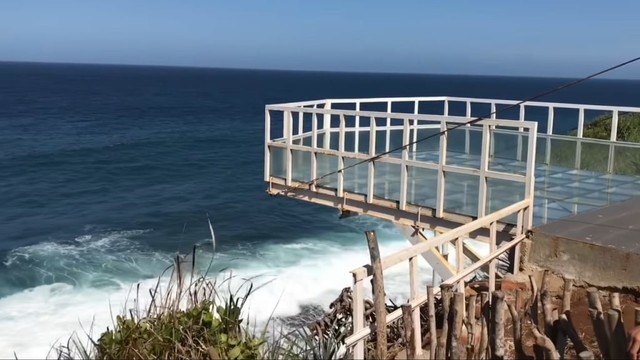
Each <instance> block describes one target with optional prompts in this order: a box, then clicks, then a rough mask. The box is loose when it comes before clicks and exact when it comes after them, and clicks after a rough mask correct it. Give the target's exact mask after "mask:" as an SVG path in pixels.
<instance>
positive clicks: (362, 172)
mask: <svg viewBox="0 0 640 360" xmlns="http://www.w3.org/2000/svg"><path fill="white" fill-rule="evenodd" d="M360 161H361V160H358V159H350V158H346V159H344V165H345V168H346V167H349V166H352V165H354V164H356V163H358V162H360ZM368 176H369V163H368V162H365V163H362V164H359V165H356V166H353V167H349V168H348V169H346V170H345V171H344V191H346V192H349V193H358V194H365V195H366V194H367V178H368Z"/></svg>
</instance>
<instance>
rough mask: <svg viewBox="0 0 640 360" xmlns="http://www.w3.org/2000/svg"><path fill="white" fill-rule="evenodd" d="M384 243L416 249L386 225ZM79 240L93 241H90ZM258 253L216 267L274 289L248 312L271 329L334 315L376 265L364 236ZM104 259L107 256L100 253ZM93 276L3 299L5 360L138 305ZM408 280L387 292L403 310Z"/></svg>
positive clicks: (0, 333) (424, 271)
mask: <svg viewBox="0 0 640 360" xmlns="http://www.w3.org/2000/svg"><path fill="white" fill-rule="evenodd" d="M378 237H379V240H380V251H381V253H382V255H383V256H384V255H387V254H391V253H393V252H395V251H398V250H400V249H403V248H405V247H406V246H407V245H408V242H407V241H406V240H404V239H402V238H401V236H400V234H399V233H397V232H395V231H394V230H393V228H392V227H388V226H386V225H385V226H381V227H379V228H378ZM110 239H111V240H110V241H112V244H111V246H115V247H116V248H119V247H120V245H119V244H113V241H116V242H117V241H118V240H117V239H120V240H121V241H126V236H114V235H113V234H111V235H110ZM114 239H116V240H114ZM76 240H77V241H82V242H86V241H89V242H90V241H91V239H86V238H83V239H76ZM93 241H94V243H91V242H90V243H89V246H94V247H95V246H96V245H95V244H101V245H100V246H102V244H103V243H104V241H103V239H102V238H94V239H93ZM91 244H93V245H91ZM84 245H87V244H86V243H85V244H83V246H84ZM38 246H39V247H38ZM64 246H67V245H64ZM97 249H98V247H96V248H95V249H94V251H97ZM61 250H62V249H61V248H57V247H56V246H55V245H52V244H42V245H35V246H34V247H31V248H28V249H25V248H23V249H20V250H19V251H17V252H16V253H20V254H25V255H26V256H43V254H42V252H47V251H51V252H52V253H53V254H54V256H63V257H64V254H63V253H64V252H66V253H68V254H71V255H72V256H73V257H75V255H76V254H75V252H76V251H77V249H69V248H65V249H64V251H61ZM252 250H253V251H252V252H251V253H244V254H243V256H236V255H237V254H234V255H233V256H231V255H229V254H217V255H216V257H215V259H214V262H213V263H214V265H215V267H216V268H221V267H227V268H228V269H229V271H231V272H232V273H233V274H234V275H235V278H234V279H235V280H234V283H233V286H238V285H240V283H241V282H242V279H249V278H251V279H253V280H252V281H253V283H254V284H255V285H261V284H265V283H268V284H267V285H266V286H264V287H261V288H259V289H258V290H257V291H256V292H255V294H254V296H252V297H251V298H250V299H249V302H248V304H247V305H248V307H247V310H248V311H249V315H250V319H251V320H252V321H253V322H254V324H257V325H261V324H264V322H265V321H266V320H267V319H268V317H269V316H270V315H271V314H272V313H273V315H274V316H292V315H296V314H298V313H299V312H300V307H301V306H302V305H308V304H316V305H320V306H323V307H325V308H326V307H327V306H328V304H329V303H330V302H331V301H332V300H334V299H335V297H336V296H337V295H338V293H339V292H340V290H341V289H342V288H344V287H346V286H350V285H351V281H352V280H351V276H350V274H349V271H350V270H352V269H354V268H356V267H358V266H361V265H364V264H367V263H368V262H369V255H368V252H367V248H366V242H365V241H364V236H363V235H361V234H357V233H351V234H343V235H332V238H331V239H330V240H327V239H299V240H298V241H296V242H294V243H289V244H274V243H271V244H265V245H263V246H256V247H254V248H253V249H252ZM14 255H15V254H14ZM84 255H87V253H85V254H84ZM97 255H98V256H102V255H103V254H102V252H101V251H97ZM109 256H112V257H117V256H121V257H123V256H126V257H130V258H132V259H133V260H132V261H134V262H135V261H136V257H139V256H140V257H142V259H137V261H138V262H139V264H138V266H139V267H141V268H140V270H141V271H142V272H141V274H142V273H143V272H144V271H145V269H144V267H149V266H151V267H152V268H153V269H146V271H155V270H157V264H155V263H149V262H145V260H144V259H146V258H147V257H149V254H146V253H140V254H131V253H124V252H120V253H111V254H110V255H109ZM163 256H164V257H167V258H169V257H170V255H169V254H156V255H155V257H158V258H161V257H163ZM199 257H201V259H200V260H199V261H200V263H201V264H203V263H207V255H206V254H200V255H199ZM89 264H91V262H90V263H89ZM419 268H420V275H419V281H420V283H421V288H422V289H424V285H426V284H427V283H429V282H430V279H431V273H432V272H431V270H430V268H429V267H428V265H427V263H426V262H425V261H422V259H420V261H419ZM86 270H87V272H89V271H91V276H92V279H93V280H92V281H89V282H79V283H76V284H75V285H69V284H65V283H54V284H51V285H42V286H37V287H34V288H31V289H27V290H24V291H22V292H19V293H16V294H13V295H11V296H7V297H4V298H0V309H1V310H0V358H5V357H12V356H13V351H15V352H16V354H17V355H18V356H19V357H21V358H39V357H43V356H45V355H46V354H47V352H48V351H49V350H50V348H51V347H52V346H53V345H55V344H56V343H59V342H60V341H63V342H64V341H66V340H67V339H68V337H69V335H70V334H71V333H72V332H74V331H75V332H77V333H78V334H80V338H84V337H83V336H82V335H83V334H84V333H85V331H88V330H89V329H90V328H91V326H92V324H93V333H94V337H95V336H97V335H98V334H99V333H100V332H102V331H104V329H105V328H106V327H107V326H110V325H111V324H112V315H113V316H115V315H116V314H119V313H121V312H122V309H125V308H127V307H131V306H132V305H133V301H132V298H133V296H134V294H133V292H132V291H133V290H132V289H135V286H136V283H135V280H134V282H131V281H123V280H122V279H119V278H117V277H116V278H114V277H109V276H110V274H111V273H112V272H110V271H108V270H109V269H106V270H107V271H106V272H100V271H99V270H100V269H86ZM103 270H104V269H103ZM219 276H224V274H221V275H219ZM96 278H103V279H104V281H110V283H111V286H107V287H104V286H102V287H94V286H92V284H94V283H95V279H96ZM407 280H408V265H407V264H406V263H402V264H398V265H396V266H394V267H393V268H391V269H389V270H387V271H385V287H386V289H387V293H388V294H391V299H392V300H394V301H395V302H403V301H406V299H407V296H408V292H409V288H408V281H407ZM156 281H157V280H156V279H153V278H147V279H142V278H141V279H139V281H138V283H140V290H141V291H140V293H141V294H142V297H143V298H142V299H140V302H141V303H142V304H144V303H146V302H148V297H147V294H148V289H151V288H153V287H154V286H155V285H156ZM164 281H166V279H164ZM367 285H368V284H367ZM367 288H369V287H368V286H367ZM127 299H129V301H128V302H127Z"/></svg>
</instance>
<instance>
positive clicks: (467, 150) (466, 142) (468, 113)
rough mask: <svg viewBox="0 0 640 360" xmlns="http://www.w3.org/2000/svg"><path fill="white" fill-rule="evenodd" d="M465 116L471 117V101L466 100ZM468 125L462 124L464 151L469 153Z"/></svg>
mask: <svg viewBox="0 0 640 360" xmlns="http://www.w3.org/2000/svg"><path fill="white" fill-rule="evenodd" d="M466 113H467V118H469V119H470V118H471V101H467V111H466ZM469 127H470V125H469V124H467V125H465V126H464V153H465V154H467V155H469V153H470V152H471V140H470V139H469Z"/></svg>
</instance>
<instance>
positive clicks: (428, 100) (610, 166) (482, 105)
mask: <svg viewBox="0 0 640 360" xmlns="http://www.w3.org/2000/svg"><path fill="white" fill-rule="evenodd" d="M518 103H519V101H516V100H499V99H482V98H465V97H451V96H446V97H442V96H441V97H397V98H368V99H327V100H319V101H306V102H297V103H289V104H279V105H273V106H267V109H268V110H267V112H269V109H275V108H277V107H280V108H282V107H286V108H298V107H307V108H309V107H313V108H316V107H317V108H323V109H331V107H332V106H333V107H339V108H340V109H347V110H353V111H361V110H365V108H367V107H371V106H377V109H378V112H388V113H390V116H387V117H386V119H387V121H386V122H383V123H382V124H377V125H378V129H384V130H385V132H386V137H385V146H384V148H383V150H385V151H388V150H389V144H390V137H391V132H392V131H393V130H394V129H395V128H394V127H393V126H391V121H390V119H391V118H392V117H393V114H394V113H396V114H397V113H399V112H400V113H405V114H407V113H413V114H433V115H445V116H446V115H451V112H450V108H452V107H455V106H454V105H457V107H458V108H460V109H464V111H462V112H461V111H458V113H460V114H459V115H461V116H463V117H466V118H471V117H472V116H478V115H487V114H488V113H490V112H495V111H496V110H497V109H501V108H505V107H507V106H513V105H516V104H518ZM425 105H436V106H432V107H430V108H428V109H425ZM427 107H428V106H427ZM398 108H401V109H400V110H398ZM515 110H516V111H517V113H518V115H517V116H514V117H513V119H512V120H518V121H524V120H538V121H540V120H543V121H546V123H547V126H546V130H544V129H542V127H539V129H540V130H542V133H541V134H540V137H542V138H543V139H545V141H543V142H541V143H540V145H541V146H542V147H543V149H541V151H539V152H538V153H539V154H544V155H543V156H541V157H540V159H539V161H540V162H543V163H545V164H550V163H551V162H552V153H553V152H552V142H553V141H555V140H558V141H562V140H565V141H571V142H574V143H575V150H574V151H575V161H574V163H573V164H571V166H573V167H574V168H575V169H582V166H581V163H582V156H581V155H582V150H583V148H584V145H585V144H600V145H606V146H607V148H608V161H607V163H606V169H603V170H604V171H606V172H608V173H615V172H616V169H615V164H616V161H615V158H616V149H619V148H628V149H638V151H639V152H640V144H637V143H631V142H623V141H618V140H617V138H618V120H619V118H620V116H621V114H623V113H640V108H638V107H624V106H604V105H585V104H570V103H555V102H539V101H532V102H527V103H525V104H521V105H519V106H518V107H517V108H516V109H515ZM536 111H537V112H538V116H534V115H533V113H534V112H536ZM562 111H572V113H571V114H564V115H562V114H561V113H562ZM588 114H591V115H592V116H591V119H593V118H594V117H595V116H600V115H607V114H608V115H609V116H611V123H612V124H611V130H610V133H609V139H607V140H601V139H593V138H587V137H584V133H583V132H584V128H585V125H586V122H587V121H588V120H591V119H590V118H589V116H588ZM498 117H500V118H503V119H504V118H505V117H504V116H502V114H499V115H498ZM492 118H496V116H495V115H493V116H492ZM267 119H268V116H267ZM267 122H268V120H267ZM565 122H572V123H573V124H574V128H572V129H571V130H574V131H575V136H573V135H572V136H569V135H568V134H567V132H566V130H567V129H566V127H565V129H564V131H560V132H559V131H557V130H556V129H555V128H556V125H557V124H561V125H562V124H563V123H565ZM268 125H269V124H267V127H268ZM355 125H356V126H355V127H354V128H353V130H350V129H349V128H347V130H346V131H347V132H349V131H353V132H355V133H356V134H358V133H359V132H360V131H368V129H364V128H363V127H362V126H360V124H359V118H358V117H356V123H355ZM327 130H328V131H332V130H331V127H329V128H328V129H327V128H324V127H323V128H321V129H318V131H319V132H323V131H327ZM334 130H335V129H334ZM468 130H470V129H468ZM306 133H307V135H308V133H309V131H307V132H306ZM416 134H417V133H416V132H414V133H413V134H412V136H411V140H414V141H415V140H416V139H417V136H416ZM283 138H284V136H283ZM355 139H356V140H355V141H356V149H357V148H358V147H357V146H358V145H359V144H358V141H359V137H358V136H356V137H355ZM266 140H267V141H268V140H275V138H269V136H267V139H266ZM464 141H465V144H464V145H465V150H466V151H467V153H468V152H469V147H470V136H469V131H466V132H465V140H464ZM329 142H331V140H329ZM523 146H525V144H524V143H523V142H522V140H521V139H519V140H518V147H519V149H518V150H522V148H523ZM634 151H635V150H634ZM490 153H491V154H494V147H493V144H492V146H491V149H490ZM518 154H519V155H518V156H521V155H522V152H521V151H519V152H518ZM519 160H520V159H519ZM265 164H266V163H265ZM566 165H567V164H563V166H566ZM587 170H589V169H587ZM266 173H267V172H266V171H265V174H266ZM265 181H267V179H266V178H265Z"/></svg>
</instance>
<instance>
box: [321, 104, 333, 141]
mask: <svg viewBox="0 0 640 360" xmlns="http://www.w3.org/2000/svg"><path fill="white" fill-rule="evenodd" d="M324 108H325V109H326V110H330V109H331V102H330V101H327V103H326V104H325V105H324ZM322 130H323V134H324V135H323V137H322V147H323V148H325V149H330V148H331V114H330V113H327V114H324V115H323V118H322Z"/></svg>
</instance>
